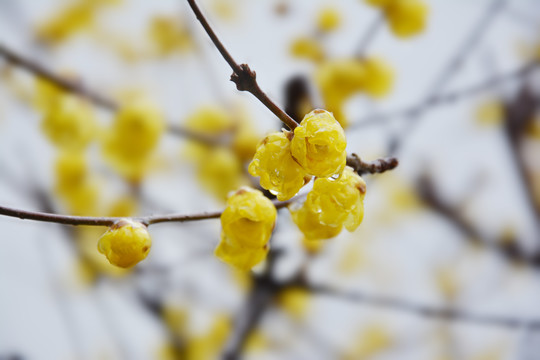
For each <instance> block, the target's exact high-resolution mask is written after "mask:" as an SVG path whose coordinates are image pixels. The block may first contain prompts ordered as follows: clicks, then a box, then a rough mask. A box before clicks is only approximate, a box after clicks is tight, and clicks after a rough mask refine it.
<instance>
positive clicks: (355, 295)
mask: <svg viewBox="0 0 540 360" xmlns="http://www.w3.org/2000/svg"><path fill="white" fill-rule="evenodd" d="M296 286H299V287H302V288H305V289H306V290H309V291H311V292H312V293H313V294H318V295H327V296H332V297H335V298H337V299H342V300H346V301H352V302H355V303H363V304H368V305H373V306H381V307H385V308H389V309H393V310H399V311H406V312H408V313H413V314H416V315H419V316H422V317H429V318H441V319H445V320H456V321H464V322H469V323H475V324H480V325H491V326H500V327H504V328H511V329H516V328H517V329H519V328H529V329H535V330H538V329H540V319H533V320H526V319H520V318H518V317H513V316H496V315H493V316H491V315H477V314H472V313H469V312H466V311H463V310H459V309H453V308H444V307H438V306H433V305H425V304H419V303H415V302H412V301H407V300H403V299H399V298H393V297H386V296H378V295H370V294H366V293H362V292H358V291H341V290H338V289H335V288H333V287H331V286H327V285H315V284H308V283H303V284H302V283H297V284H296Z"/></svg>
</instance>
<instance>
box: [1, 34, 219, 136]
mask: <svg viewBox="0 0 540 360" xmlns="http://www.w3.org/2000/svg"><path fill="white" fill-rule="evenodd" d="M0 57H3V58H4V59H5V60H6V61H7V62H9V63H10V64H12V65H14V66H17V67H20V68H22V69H25V70H26V71H28V72H30V73H32V74H34V75H36V76H38V77H40V78H43V79H45V80H47V81H48V82H50V83H52V84H54V85H55V86H57V87H59V88H60V89H62V90H64V91H67V92H70V93H73V94H77V95H79V96H81V97H83V98H85V99H88V100H89V101H91V102H92V103H93V104H95V105H97V106H100V107H102V108H104V109H107V110H110V111H113V112H115V111H118V108H119V105H118V104H117V103H116V102H115V101H114V100H112V99H110V98H108V97H106V96H103V95H102V94H100V93H99V92H97V91H94V90H91V89H90V88H88V87H86V86H85V85H84V84H83V82H81V81H80V80H74V79H70V78H67V77H64V76H61V75H58V74H56V73H54V72H53V71H51V70H49V69H47V68H46V67H44V66H42V65H40V64H39V63H37V62H35V61H33V60H31V59H29V58H27V57H25V56H23V55H21V54H19V53H17V52H16V51H14V50H13V49H10V48H8V47H7V46H5V45H3V44H2V43H0ZM169 123H171V122H169ZM168 130H169V132H170V133H171V134H174V135H177V136H181V137H186V138H189V139H192V140H195V141H198V142H202V143H205V144H208V145H225V144H227V141H226V140H225V139H221V138H219V137H215V136H209V135H206V134H202V133H198V132H195V131H191V130H189V129H186V128H185V127H182V126H176V125H168Z"/></svg>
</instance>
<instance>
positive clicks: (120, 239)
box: [98, 219, 152, 268]
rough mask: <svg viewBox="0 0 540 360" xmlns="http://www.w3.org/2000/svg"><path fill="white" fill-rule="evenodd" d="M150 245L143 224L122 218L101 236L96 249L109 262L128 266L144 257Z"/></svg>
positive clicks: (150, 241) (119, 265) (150, 242)
mask: <svg viewBox="0 0 540 360" xmlns="http://www.w3.org/2000/svg"><path fill="white" fill-rule="evenodd" d="M151 246H152V239H151V238H150V234H149V233H148V230H147V229H146V226H145V225H144V224H141V223H139V222H135V221H133V220H130V219H122V220H120V221H118V222H117V223H116V224H114V225H113V226H111V227H110V228H109V230H107V231H106V232H105V234H103V235H102V236H101V238H100V239H99V242H98V251H99V252H100V253H102V254H104V255H105V256H106V257H107V259H108V260H109V262H110V263H111V264H113V265H116V266H118V267H121V268H129V267H132V266H134V265H135V264H137V263H138V262H140V261H141V260H143V259H145V258H146V256H147V255H148V253H149V252H150V247H151Z"/></svg>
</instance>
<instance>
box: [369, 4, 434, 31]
mask: <svg viewBox="0 0 540 360" xmlns="http://www.w3.org/2000/svg"><path fill="white" fill-rule="evenodd" d="M365 1H366V2H367V3H368V4H370V5H372V6H375V7H378V8H380V9H381V11H383V13H384V17H385V19H386V21H387V23H388V26H389V27H390V29H391V30H392V32H393V33H394V34H395V35H396V36H399V37H402V38H407V37H411V36H415V35H417V34H419V33H421V32H422V31H424V29H425V27H426V21H427V15H428V11H429V8H428V6H427V4H426V3H425V2H424V1H423V0H365Z"/></svg>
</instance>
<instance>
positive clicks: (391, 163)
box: [347, 153, 399, 175]
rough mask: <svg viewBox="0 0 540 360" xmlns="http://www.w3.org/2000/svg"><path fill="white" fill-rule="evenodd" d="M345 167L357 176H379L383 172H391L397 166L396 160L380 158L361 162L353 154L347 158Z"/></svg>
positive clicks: (358, 157)
mask: <svg viewBox="0 0 540 360" xmlns="http://www.w3.org/2000/svg"><path fill="white" fill-rule="evenodd" d="M347 165H348V166H350V167H352V168H353V169H354V171H356V172H357V173H358V175H364V174H380V173H383V172H385V171H389V170H393V169H395V168H396V167H397V166H398V165H399V161H398V159H396V158H394V157H391V158H381V159H377V160H374V161H363V160H362V159H360V156H358V155H357V154H355V153H352V154H351V155H349V156H347Z"/></svg>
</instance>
